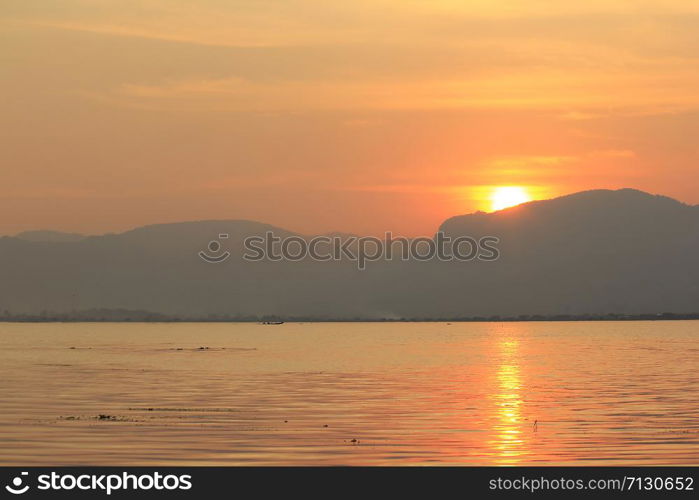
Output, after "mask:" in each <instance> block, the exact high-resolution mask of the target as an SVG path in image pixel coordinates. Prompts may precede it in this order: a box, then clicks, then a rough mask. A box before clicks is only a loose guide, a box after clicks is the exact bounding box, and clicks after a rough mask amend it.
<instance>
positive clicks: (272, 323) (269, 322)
mask: <svg viewBox="0 0 699 500" xmlns="http://www.w3.org/2000/svg"><path fill="white" fill-rule="evenodd" d="M260 324H261V325H283V324H284V322H283V321H262V322H261V323H260Z"/></svg>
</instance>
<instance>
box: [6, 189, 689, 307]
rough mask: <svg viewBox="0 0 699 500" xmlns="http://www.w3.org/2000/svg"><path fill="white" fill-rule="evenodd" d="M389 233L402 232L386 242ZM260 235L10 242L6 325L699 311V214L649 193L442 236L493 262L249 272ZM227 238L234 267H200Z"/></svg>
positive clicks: (49, 237) (249, 227)
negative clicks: (155, 317)
mask: <svg viewBox="0 0 699 500" xmlns="http://www.w3.org/2000/svg"><path fill="white" fill-rule="evenodd" d="M387 229H390V228H387ZM269 230H272V231H273V232H274V233H275V234H276V235H277V236H280V237H284V236H285V235H291V234H293V233H291V232H289V231H285V230H283V229H280V228H274V227H273V226H269V225H266V224H262V223H258V222H251V221H236V220H231V221H201V222H183V223H176V224H161V225H153V226H145V227H140V228H137V229H134V230H132V231H128V232H125V233H121V234H108V235H103V236H86V237H82V236H80V235H65V234H62V233H56V232H50V231H34V232H29V233H22V234H20V235H17V236H12V237H9V236H6V237H3V238H0V257H1V259H0V311H2V310H6V311H9V312H10V313H14V314H40V313H41V312H42V311H50V312H58V313H66V312H70V311H78V310H86V309H99V308H105V309H130V310H147V311H152V312H155V313H162V314H168V315H175V316H180V317H183V318H187V317H193V316H205V315H209V314H214V315H227V316H266V315H275V316H280V317H309V318H318V319H327V318H338V319H343V318H344V319H352V318H365V319H381V318H388V319H397V318H456V317H469V316H491V315H502V316H515V315H520V314H528V315H533V314H541V315H557V314H573V315H575V314H606V313H618V314H643V313H655V312H658V313H659V312H675V313H687V312H697V311H699V206H690V205H685V204H682V203H680V202H678V201H675V200H673V199H670V198H667V197H663V196H654V195H650V194H647V193H643V192H640V191H635V190H631V189H623V190H618V191H608V190H595V191H586V192H581V193H576V194H573V195H569V196H564V197H560V198H556V199H552V200H545V201H536V202H531V203H526V204H523V205H519V206H517V207H512V208H510V209H506V210H502V211H499V212H494V213H487V214H486V213H475V214H469V215H461V216H457V217H452V218H450V219H448V220H446V221H445V222H444V223H443V224H442V225H441V227H440V230H441V231H443V232H444V233H445V234H447V235H449V236H451V237H456V236H471V237H475V238H478V237H480V236H486V235H487V236H496V237H498V238H499V239H500V243H499V245H498V248H499V249H500V258H499V259H498V260H497V261H494V262H483V261H478V260H475V261H471V262H460V261H450V262H440V261H436V260H434V261H429V262H418V261H407V262H406V261H400V260H393V261H388V262H387V261H379V262H370V263H369V264H368V267H367V269H366V270H364V271H360V270H358V269H357V267H356V264H355V263H354V262H349V261H339V262H337V261H326V262H318V261H312V260H310V259H305V260H303V261H300V262H289V261H276V262H270V261H260V262H249V261H244V260H243V259H242V258H241V255H242V251H243V239H244V238H245V237H247V236H252V235H260V236H261V235H264V233H265V232H266V231H269ZM221 233H228V234H229V235H230V236H229V238H228V239H226V240H221V243H222V245H223V247H224V249H227V250H229V251H230V252H231V253H232V255H231V257H230V258H229V259H227V260H226V261H225V262H222V263H219V264H211V263H207V262H204V261H203V260H202V259H200V258H199V256H198V255H197V254H198V252H199V251H200V250H205V249H206V247H207V244H208V243H209V241H211V240H214V239H217V237H218V235H219V234H221Z"/></svg>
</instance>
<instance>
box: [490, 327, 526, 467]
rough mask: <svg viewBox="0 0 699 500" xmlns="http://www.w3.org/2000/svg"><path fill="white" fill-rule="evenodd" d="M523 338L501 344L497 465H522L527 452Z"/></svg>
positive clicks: (498, 370) (511, 337)
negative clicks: (520, 349) (521, 342)
mask: <svg viewBox="0 0 699 500" xmlns="http://www.w3.org/2000/svg"><path fill="white" fill-rule="evenodd" d="M519 347H520V346H519V338H517V337H516V336H508V337H507V338H504V339H500V340H499V341H498V352H499V358H500V364H499V366H498V368H497V371H496V374H495V377H496V383H497V385H496V388H497V393H496V394H495V398H494V399H495V407H496V411H495V415H494V417H495V425H494V429H493V430H494V431H495V441H494V442H493V449H494V452H495V453H496V455H497V459H496V460H497V462H498V463H500V464H503V465H514V464H517V463H519V461H520V459H521V456H522V455H523V453H524V452H525V450H524V447H525V441H524V436H523V435H522V419H523V416H522V393H521V392H522V377H521V372H520V366H519V358H518V356H519Z"/></svg>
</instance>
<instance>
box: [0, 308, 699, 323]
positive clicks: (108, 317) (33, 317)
mask: <svg viewBox="0 0 699 500" xmlns="http://www.w3.org/2000/svg"><path fill="white" fill-rule="evenodd" d="M694 319H699V313H670V312H662V313H646V314H617V313H607V314H556V315H545V314H522V315H518V316H497V315H496V316H455V317H440V318H431V317H424V318H421V317H410V318H409V317H406V318H362V317H352V318H332V317H327V318H320V317H317V316H285V317H283V316H277V315H262V316H254V315H244V316H242V315H225V314H224V315H222V314H207V315H200V316H197V315H193V316H177V315H170V314H162V313H156V312H150V311H140V310H129V309H88V310H84V311H71V312H50V311H42V312H41V313H38V314H30V313H12V312H10V311H7V310H5V311H3V312H2V313H0V321H4V322H27V323H42V322H46V323H51V322H82V321H85V322H153V323H157V322H162V323H171V322H172V323H176V322H190V323H192V322H197V323H199V322H201V323H207V322H211V323H217V322H218V323H264V322H280V321H288V322H367V321H372V322H512V321H658V320H660V321H668V320H694Z"/></svg>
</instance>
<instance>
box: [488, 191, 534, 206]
mask: <svg viewBox="0 0 699 500" xmlns="http://www.w3.org/2000/svg"><path fill="white" fill-rule="evenodd" d="M531 199H532V198H531V196H529V193H527V190H526V189H525V188H523V187H520V186H500V187H496V188H495V189H493V192H492V194H491V195H490V201H491V209H492V210H493V211H494V212H495V211H497V210H502V209H503V208H508V207H514V206H515V205H519V204H520V203H526V202H528V201H531Z"/></svg>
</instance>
